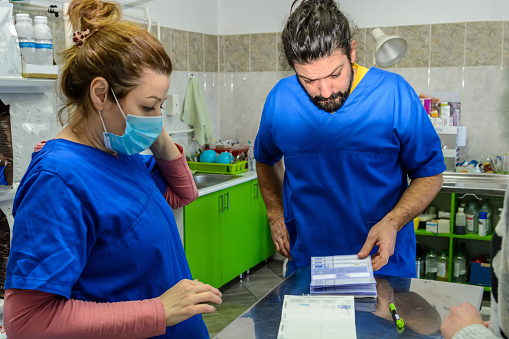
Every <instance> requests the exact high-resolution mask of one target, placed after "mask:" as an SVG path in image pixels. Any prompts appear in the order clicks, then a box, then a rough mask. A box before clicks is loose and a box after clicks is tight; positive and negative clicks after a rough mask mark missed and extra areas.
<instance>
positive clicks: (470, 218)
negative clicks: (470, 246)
mask: <svg viewBox="0 0 509 339" xmlns="http://www.w3.org/2000/svg"><path fill="white" fill-rule="evenodd" d="M465 214H466V219H467V229H466V231H467V233H477V230H478V227H479V210H478V209H477V203H475V202H473V201H472V202H470V203H469V204H468V207H467V209H466V210H465Z"/></svg>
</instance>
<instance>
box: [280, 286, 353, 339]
mask: <svg viewBox="0 0 509 339" xmlns="http://www.w3.org/2000/svg"><path fill="white" fill-rule="evenodd" d="M339 335H341V338H345V339H350V338H352V339H356V338H357V331H356V329H355V304H354V298H353V296H351V295H350V296H335V295H334V296H332V295H318V296H317V295H305V296H297V295H285V299H284V302H283V310H282V313H281V323H280V325H279V332H278V336H277V339H290V338H291V339H300V338H302V339H304V338H305V339H309V338H316V339H319V338H321V339H328V338H338V337H339Z"/></svg>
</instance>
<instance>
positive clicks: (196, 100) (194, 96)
mask: <svg viewBox="0 0 509 339" xmlns="http://www.w3.org/2000/svg"><path fill="white" fill-rule="evenodd" d="M191 76H192V77H191V79H189V83H188V84H187V89H186V95H185V97H184V104H183V109H182V117H181V120H182V121H183V122H185V123H186V124H188V125H189V126H191V127H193V128H194V140H196V141H197V142H198V143H199V144H200V145H205V144H206V143H207V141H208V140H209V139H210V137H211V136H212V128H211V126H210V116H209V112H208V110H207V105H206V103H205V97H204V96H203V92H202V90H201V87H200V84H199V82H198V79H196V78H195V77H194V76H193V75H192V74H191Z"/></svg>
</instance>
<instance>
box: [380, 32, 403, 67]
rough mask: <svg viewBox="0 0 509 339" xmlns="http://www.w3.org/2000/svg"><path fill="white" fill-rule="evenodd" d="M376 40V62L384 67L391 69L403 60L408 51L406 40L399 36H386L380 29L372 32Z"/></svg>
mask: <svg viewBox="0 0 509 339" xmlns="http://www.w3.org/2000/svg"><path fill="white" fill-rule="evenodd" d="M371 36H372V37H373V39H375V43H376V47H375V62H376V64H377V65H379V66H382V67H389V66H392V65H394V64H396V63H397V62H398V61H400V60H401V59H403V57H404V56H405V53H406V50H407V43H406V41H405V39H403V38H402V37H399V36H397V35H386V34H385V33H384V31H382V30H381V29H380V28H375V29H374V30H373V31H372V32H371Z"/></svg>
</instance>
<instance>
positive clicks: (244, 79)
mask: <svg viewBox="0 0 509 339" xmlns="http://www.w3.org/2000/svg"><path fill="white" fill-rule="evenodd" d="M292 74H293V72H246V73H241V72H238V73H237V72H235V73H219V77H220V90H219V111H220V112H221V113H220V131H221V138H222V139H223V140H224V139H232V138H238V139H239V141H240V143H241V144H243V145H247V142H248V140H250V141H251V142H254V139H255V137H256V133H257V132H258V127H259V124H260V118H261V116H262V110H263V105H264V104H265V99H266V97H267V94H269V92H270V90H271V89H272V87H274V85H275V84H276V83H277V82H278V81H279V80H280V79H282V78H284V77H287V76H289V75H292Z"/></svg>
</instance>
